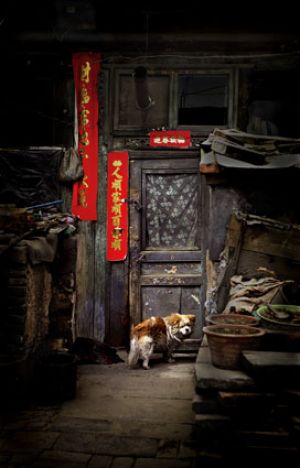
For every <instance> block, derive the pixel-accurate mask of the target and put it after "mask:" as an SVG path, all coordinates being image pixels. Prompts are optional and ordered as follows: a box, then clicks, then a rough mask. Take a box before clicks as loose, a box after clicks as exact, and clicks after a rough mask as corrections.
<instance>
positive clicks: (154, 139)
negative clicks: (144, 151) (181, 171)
mask: <svg viewBox="0 0 300 468" xmlns="http://www.w3.org/2000/svg"><path fill="white" fill-rule="evenodd" d="M150 146H154V147H155V146H158V147H165V148H183V149H186V148H190V147H191V146H192V144H191V132H190V131H189V130H182V131H181V130H167V131H163V132H150Z"/></svg>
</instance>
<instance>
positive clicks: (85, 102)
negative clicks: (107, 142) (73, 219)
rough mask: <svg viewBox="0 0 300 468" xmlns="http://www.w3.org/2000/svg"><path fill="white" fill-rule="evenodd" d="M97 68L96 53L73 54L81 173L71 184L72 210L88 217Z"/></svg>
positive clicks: (91, 214)
mask: <svg viewBox="0 0 300 468" xmlns="http://www.w3.org/2000/svg"><path fill="white" fill-rule="evenodd" d="M99 71H100V54H98V53H92V52H79V53H76V54H73V75H74V82H75V97H76V104H77V118H78V151H79V155H80V156H81V158H82V163H83V170H84V176H83V179H82V180H80V181H78V182H76V183H75V184H74V185H73V198H72V213H73V215H75V216H78V217H79V218H80V219H82V220H89V221H95V220H96V219H97V189H98V114H99V104H98V85H97V83H98V76H99Z"/></svg>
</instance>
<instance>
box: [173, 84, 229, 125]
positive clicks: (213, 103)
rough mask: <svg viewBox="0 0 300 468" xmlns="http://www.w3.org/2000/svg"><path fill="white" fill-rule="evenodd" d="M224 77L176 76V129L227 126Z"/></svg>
mask: <svg viewBox="0 0 300 468" xmlns="http://www.w3.org/2000/svg"><path fill="white" fill-rule="evenodd" d="M227 124H228V77H227V76H226V75H179V77H178V125H193V126H194V125H197V126H198V125H199V126H202V125H203V126H227Z"/></svg>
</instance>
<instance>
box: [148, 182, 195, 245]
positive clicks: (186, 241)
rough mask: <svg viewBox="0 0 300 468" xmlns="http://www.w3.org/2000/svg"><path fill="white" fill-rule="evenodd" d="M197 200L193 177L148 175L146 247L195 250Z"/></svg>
mask: <svg viewBox="0 0 300 468" xmlns="http://www.w3.org/2000/svg"><path fill="white" fill-rule="evenodd" d="M197 198H198V180H197V175H196V174H175V175H170V174H168V175H161V174H159V175H157V174H147V176H146V239H147V240H146V244H147V245H146V246H147V247H148V248H159V247H160V248H165V249H176V248H179V249H180V248H181V249H184V248H187V249H192V248H196V247H197V243H196V240H197V226H198V209H197V205H198V204H197Z"/></svg>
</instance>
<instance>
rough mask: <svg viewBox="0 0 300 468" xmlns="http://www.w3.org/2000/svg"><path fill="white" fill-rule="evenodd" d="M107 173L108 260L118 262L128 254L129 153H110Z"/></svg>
mask: <svg viewBox="0 0 300 468" xmlns="http://www.w3.org/2000/svg"><path fill="white" fill-rule="evenodd" d="M107 171H108V173H107V248H106V258H107V260H109V261H111V262H116V261H121V260H125V259H126V256H127V252H128V200H127V197H128V153H127V152H125V151H122V152H120V151H113V152H111V153H108V169H107Z"/></svg>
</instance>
